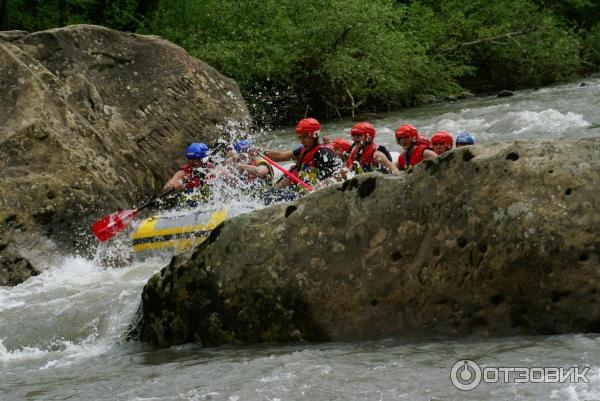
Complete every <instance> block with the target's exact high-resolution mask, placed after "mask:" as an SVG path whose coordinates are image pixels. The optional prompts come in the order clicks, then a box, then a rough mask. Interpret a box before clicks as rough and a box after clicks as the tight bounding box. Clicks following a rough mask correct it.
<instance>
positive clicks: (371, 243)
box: [133, 139, 600, 345]
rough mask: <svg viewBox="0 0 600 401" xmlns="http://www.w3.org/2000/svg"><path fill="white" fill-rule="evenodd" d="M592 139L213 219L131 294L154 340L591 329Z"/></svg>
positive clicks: (598, 181)
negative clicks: (218, 222)
mask: <svg viewBox="0 0 600 401" xmlns="http://www.w3.org/2000/svg"><path fill="white" fill-rule="evenodd" d="M598 188H600V141H598V140H591V139H589V140H579V141H572V142H569V141H564V140H561V141H560V142H558V141H555V142H516V143H512V144H505V145H497V146H494V147H484V146H480V145H477V146H469V147H464V148H460V149H456V150H454V151H451V152H449V153H446V154H444V155H443V156H442V157H440V158H439V159H438V160H437V161H435V162H429V163H423V164H421V165H419V166H417V168H416V169H415V171H414V172H413V173H412V174H409V175H407V176H402V177H397V178H396V177H390V176H383V175H379V174H374V173H372V174H365V175H361V176H358V177H356V178H354V179H351V180H349V181H347V182H345V183H344V184H342V185H336V186H334V187H330V188H328V189H324V190H320V191H316V192H315V193H313V194H310V195H308V196H306V197H305V198H303V199H301V200H298V201H296V202H294V203H288V204H283V205H279V206H274V207H270V208H267V209H263V210H260V211H257V212H254V213H249V214H246V215H241V216H238V217H236V218H233V219H231V220H228V221H226V222H225V223H224V224H223V225H222V226H221V227H220V229H218V230H215V231H214V232H213V234H212V235H211V237H210V238H209V240H208V241H207V242H205V243H204V244H202V245H200V246H199V247H198V248H197V249H196V250H195V251H194V253H193V254H189V255H182V256H180V257H177V258H175V259H173V260H172V261H171V263H170V264H169V265H168V266H167V267H165V268H164V269H163V270H162V271H161V272H160V273H158V274H156V275H155V276H154V277H152V278H151V279H150V280H149V282H148V284H147V285H146V286H145V288H144V291H143V294H142V305H141V317H140V320H139V324H138V325H137V326H136V329H137V331H135V332H134V333H133V334H134V335H135V336H137V337H138V338H140V339H142V340H146V341H152V342H154V343H156V344H159V345H169V344H174V343H184V342H199V343H202V344H205V345H212V344H220V343H226V342H230V341H247V342H257V341H291V340H298V339H305V340H313V339H315V340H322V339H325V338H329V339H332V340H355V339H373V338H379V337H385V336H393V335H402V334H409V333H413V334H414V333H429V334H444V335H467V334H472V335H514V334H540V333H541V334H543V333H567V332H587V331H594V332H598V331H600V261H599V256H600V193H599V192H598Z"/></svg>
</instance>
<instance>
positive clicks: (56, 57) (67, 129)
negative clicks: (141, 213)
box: [0, 25, 249, 246]
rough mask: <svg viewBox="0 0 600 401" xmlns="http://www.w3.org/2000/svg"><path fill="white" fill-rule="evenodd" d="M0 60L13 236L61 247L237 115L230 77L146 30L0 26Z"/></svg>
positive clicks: (152, 184) (234, 124) (5, 221)
mask: <svg viewBox="0 0 600 401" xmlns="http://www.w3.org/2000/svg"><path fill="white" fill-rule="evenodd" d="M0 66H1V68H0V113H1V114H2V116H3V118H2V122H0V177H1V182H2V184H1V185H0V225H1V226H2V227H4V230H5V231H7V232H10V233H11V235H13V236H15V237H16V238H18V239H16V240H15V241H21V242H23V243H24V242H25V241H28V240H31V242H32V243H36V239H35V236H36V235H38V236H39V235H40V234H41V236H42V237H44V236H46V237H48V238H51V239H53V240H56V242H58V243H60V244H61V245H66V246H72V245H73V244H74V243H76V242H78V241H80V239H79V238H80V237H79V235H78V234H80V233H79V232H78V231H81V232H82V233H83V234H85V235H84V236H85V237H87V236H88V235H89V232H90V228H89V227H90V223H91V222H93V221H94V220H95V219H97V218H99V217H100V216H101V215H102V214H104V213H106V212H112V211H114V210H115V209H116V208H118V207H122V208H129V207H131V206H132V205H133V204H135V203H137V202H140V201H141V200H142V199H145V198H146V197H148V196H149V195H150V194H151V193H153V191H156V190H158V189H159V188H160V187H161V186H162V185H163V184H164V182H165V180H166V179H168V177H170V175H171V174H172V173H173V172H174V171H176V170H177V168H178V167H179V165H180V164H181V163H182V162H183V161H184V160H183V152H184V149H185V146H186V145H187V144H188V143H189V142H193V141H206V142H211V141H213V140H215V139H216V138H218V137H221V136H223V135H228V134H231V133H232V132H233V131H235V130H236V129H238V130H243V129H244V128H245V125H246V124H247V123H248V120H249V118H248V112H247V109H246V106H245V103H244V101H243V99H242V97H241V94H240V92H239V90H238V87H237V85H236V83H235V82H234V81H232V80H230V79H228V78H226V77H223V76H222V75H220V74H219V73H218V72H217V71H215V70H214V69H212V68H211V67H210V66H208V65H206V64H204V63H202V62H201V61H199V60H196V59H194V58H192V57H191V56H190V55H189V54H187V53H186V52H185V51H184V50H183V49H181V48H180V47H177V46H175V45H173V44H172V43H170V42H167V41H165V40H163V39H161V38H158V37H151V36H140V35H134V34H130V33H122V32H117V31H113V30H110V29H106V28H102V27H98V26H90V25H75V26H70V27H66V28H61V29H53V30H49V31H43V32H37V33H32V34H27V33H25V32H20V31H12V32H5V33H3V34H0ZM23 233H25V234H23ZM28 233H31V235H28ZM19 236H21V237H20V238H19Z"/></svg>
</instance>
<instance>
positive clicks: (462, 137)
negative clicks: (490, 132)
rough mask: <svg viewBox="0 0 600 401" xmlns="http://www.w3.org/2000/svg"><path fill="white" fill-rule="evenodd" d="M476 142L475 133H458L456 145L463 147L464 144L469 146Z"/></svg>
mask: <svg viewBox="0 0 600 401" xmlns="http://www.w3.org/2000/svg"><path fill="white" fill-rule="evenodd" d="M474 144H475V139H474V138H473V135H471V134H467V133H464V134H458V136H457V137H456V147H457V148H461V147H463V146H468V145H474Z"/></svg>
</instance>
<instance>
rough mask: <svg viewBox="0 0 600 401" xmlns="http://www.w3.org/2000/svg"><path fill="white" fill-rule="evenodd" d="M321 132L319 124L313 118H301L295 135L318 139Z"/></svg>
mask: <svg viewBox="0 0 600 401" xmlns="http://www.w3.org/2000/svg"><path fill="white" fill-rule="evenodd" d="M320 132H321V124H319V122H318V121H317V120H316V119H314V118H303V119H302V120H300V121H298V124H297V125H296V135H298V136H300V135H304V134H308V136H309V137H311V138H318V137H319V133H320Z"/></svg>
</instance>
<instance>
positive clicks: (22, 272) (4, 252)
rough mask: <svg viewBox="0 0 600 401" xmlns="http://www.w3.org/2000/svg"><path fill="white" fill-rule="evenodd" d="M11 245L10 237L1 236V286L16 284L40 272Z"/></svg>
mask: <svg viewBox="0 0 600 401" xmlns="http://www.w3.org/2000/svg"><path fill="white" fill-rule="evenodd" d="M10 245H11V244H10V241H9V240H8V239H6V238H2V237H0V286H14V285H17V284H20V283H22V282H23V281H25V280H27V279H28V278H29V277H32V276H37V275H38V274H39V273H40V272H39V271H38V270H37V269H35V268H34V267H33V266H32V265H31V263H29V261H28V260H27V259H25V258H24V257H22V256H21V255H19V254H18V253H17V252H16V251H14V250H13V249H10V248H11V247H10Z"/></svg>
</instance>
